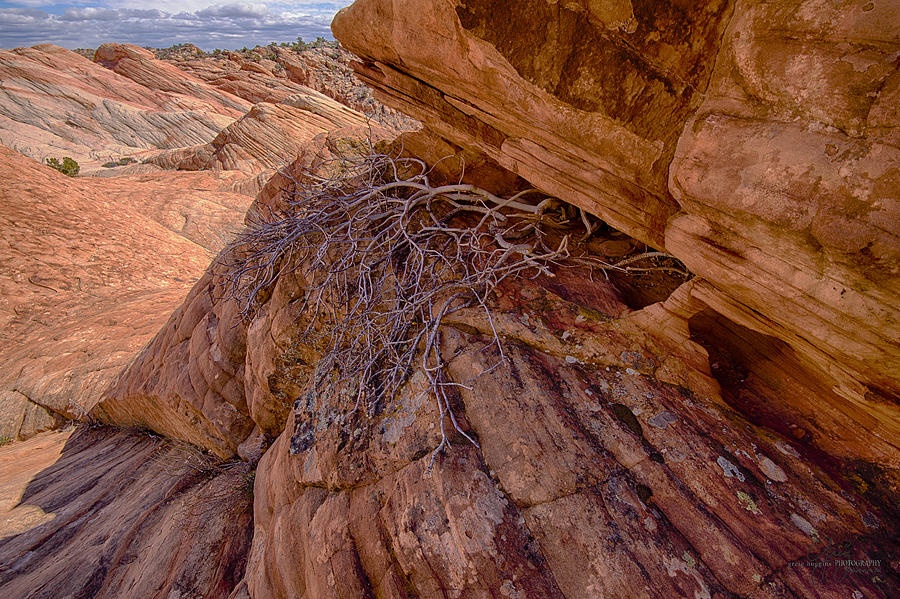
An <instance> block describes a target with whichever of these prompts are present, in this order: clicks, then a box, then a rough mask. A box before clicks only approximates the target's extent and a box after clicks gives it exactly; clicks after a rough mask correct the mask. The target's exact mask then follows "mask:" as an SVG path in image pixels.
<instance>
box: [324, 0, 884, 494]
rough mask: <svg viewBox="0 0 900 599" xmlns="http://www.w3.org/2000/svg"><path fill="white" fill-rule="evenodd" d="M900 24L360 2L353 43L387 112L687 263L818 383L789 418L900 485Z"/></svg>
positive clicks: (790, 7)
mask: <svg viewBox="0 0 900 599" xmlns="http://www.w3.org/2000/svg"><path fill="white" fill-rule="evenodd" d="M897 17H898V14H897V9H896V6H895V5H894V4H892V3H866V2H862V1H858V2H854V1H847V2H842V3H839V4H837V5H834V4H829V3H823V2H820V1H818V0H807V1H804V2H800V3H779V2H776V3H771V2H755V1H749V0H748V1H740V2H733V3H728V2H708V3H701V4H696V5H691V6H690V7H688V6H682V5H680V4H674V3H663V4H659V3H643V4H638V3H632V2H628V1H624V2H613V3H608V4H604V5H602V6H600V5H597V4H596V3H584V2H581V3H578V2H569V3H558V2H549V1H548V2H537V3H535V2H520V1H515V0H510V1H507V2H481V1H478V0H466V1H462V0H460V1H449V0H448V1H442V2H430V3H426V2H421V3H419V2H417V3H412V4H411V5H404V6H403V7H400V6H399V5H396V4H395V3H391V2H384V1H381V0H360V1H359V2H356V3H355V4H354V5H353V6H352V7H349V8H347V9H345V10H343V11H342V12H341V13H339V14H338V15H337V17H336V19H335V22H334V31H335V34H336V36H337V37H338V38H339V39H340V40H341V41H342V42H343V43H344V44H345V45H346V46H347V47H348V48H349V49H350V50H352V51H353V52H355V53H356V54H358V55H359V56H361V57H362V60H361V62H360V63H358V64H357V65H355V66H356V68H357V71H358V73H359V75H360V77H361V78H362V79H363V80H364V81H365V82H367V83H369V84H370V85H372V86H373V87H374V88H375V90H376V96H377V97H379V98H380V99H382V100H383V101H384V102H386V103H387V104H389V105H392V106H395V107H397V108H400V109H401V110H403V111H405V112H407V113H408V114H411V115H412V116H414V117H416V118H417V119H419V120H421V121H422V122H423V123H424V124H425V125H426V126H427V127H428V128H429V129H431V130H432V131H433V132H435V133H436V134H438V135H441V136H443V137H445V138H447V139H448V140H450V141H452V142H454V143H457V144H459V145H461V146H463V147H466V148H468V149H470V150H476V151H481V152H483V153H485V154H487V155H488V156H490V157H492V158H494V159H495V160H496V161H497V162H499V163H500V164H501V165H502V166H504V167H506V168H508V169H509V170H511V171H513V172H515V173H517V174H519V175H520V176H522V177H524V178H525V179H527V180H528V181H529V182H531V183H532V184H534V185H535V186H537V187H539V188H540V189H542V190H544V191H546V192H548V193H551V194H554V195H556V196H558V197H559V198H561V199H563V200H565V201H567V202H570V203H572V204H575V205H577V206H580V207H582V208H584V209H585V210H587V211H588V212H590V213H592V214H595V215H597V216H599V217H600V218H602V219H603V220H604V221H606V222H608V223H609V224H610V225H612V226H614V227H616V228H617V229H619V230H621V231H624V232H626V233H628V234H629V235H631V236H633V237H635V238H637V239H639V240H642V241H645V242H647V243H649V244H650V245H652V246H654V247H656V248H659V249H666V250H667V251H669V252H671V253H673V254H674V255H676V256H677V257H679V258H681V259H682V260H683V261H684V262H685V264H687V265H688V266H689V267H690V268H691V270H692V271H693V272H694V273H696V274H697V275H699V276H701V277H702V278H703V279H704V281H703V282H702V283H700V284H698V285H696V286H695V288H694V291H693V292H692V293H693V295H694V297H695V298H696V299H697V300H699V302H700V303H699V304H698V305H705V306H708V307H709V308H711V309H712V310H713V311H715V312H718V313H720V314H722V315H724V316H725V317H726V321H731V322H732V323H735V324H736V325H737V326H736V327H735V329H734V330H735V331H740V330H749V331H751V332H752V333H751V334H752V335H756V336H757V337H759V338H774V339H775V340H778V341H780V342H783V345H782V346H781V349H780V350H779V351H781V352H782V353H784V354H785V355H786V356H789V359H790V360H791V363H792V364H795V363H796V364H798V366H797V369H799V370H804V371H805V370H807V369H809V370H811V371H812V373H813V374H812V375H811V377H812V378H813V379H818V380H819V381H821V387H822V388H823V395H822V397H821V398H820V400H819V404H818V405H816V406H812V405H809V404H806V403H805V401H800V400H797V404H796V405H790V404H791V402H792V401H793V398H791V397H785V398H782V399H781V400H780V403H782V404H783V405H784V408H783V410H784V411H783V415H784V416H785V417H787V416H788V414H790V415H791V416H790V417H792V418H796V417H798V416H799V417H800V418H801V419H803V420H804V421H805V422H806V425H805V426H807V427H808V429H807V430H810V429H811V430H810V432H811V433H812V436H814V437H815V443H816V444H820V446H822V447H823V448H824V447H825V446H829V451H834V450H836V447H835V446H836V445H841V444H843V443H850V445H849V446H846V445H845V446H844V448H845V449H844V450H843V453H845V454H846V455H857V456H865V459H870V460H873V461H874V462H876V463H878V464H880V465H881V466H883V467H886V468H888V469H889V470H890V471H891V472H893V473H894V474H893V476H894V477H895V478H896V476H897V474H896V473H897V472H898V470H897V468H898V467H900V453H898V443H897V439H900V429H898V428H897V426H898V423H900V403H898V401H897V396H898V393H900V378H898V375H897V373H898V372H900V362H898V361H900V346H898V342H897V340H898V339H900V329H898V322H900V299H898V297H900V287H898V285H897V281H898V278H897V276H896V275H897V272H898V271H897V264H898V260H897V258H898V256H900V253H898V252H900V242H898V234H897V222H900V213H898V204H897V201H896V195H897V189H898V183H900V180H898V176H900V154H898V153H897V147H896V131H897V127H898V121H897V118H896V116H897V115H896V111H892V110H891V109H889V108H888V106H891V105H893V104H896V102H895V101H894V100H895V95H896V89H895V88H896V86H895V85H893V82H894V79H896V77H897V72H898V65H897V61H896V56H897V52H898V50H900V42H898V39H897V36H896V31H895V28H894V29H892V28H891V27H890V26H889V25H887V23H892V22H895V21H896V18H897ZM373 22H378V23H382V24H383V26H379V27H372V26H371V23H373ZM863 40H865V41H863ZM732 336H740V333H734V334H733V335H732ZM737 349H738V350H739V351H744V350H743V349H742V348H741V347H740V345H738V346H737ZM751 353H752V352H751ZM742 359H743V360H753V358H752V357H751V356H745V357H744V358H742ZM848 426H849V427H850V428H851V429H852V430H855V431H858V432H865V434H864V435H863V436H862V437H861V438H858V439H856V440H852V439H850V438H848V437H852V436H853V435H845V434H843V433H842V431H846V427H848ZM836 437H840V438H841V442H839V443H835V442H833V440H834V439H835V438H836Z"/></svg>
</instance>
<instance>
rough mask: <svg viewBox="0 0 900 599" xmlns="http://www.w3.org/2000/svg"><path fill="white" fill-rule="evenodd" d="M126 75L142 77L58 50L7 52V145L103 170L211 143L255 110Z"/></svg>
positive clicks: (0, 131) (1, 60) (1, 132)
mask: <svg viewBox="0 0 900 599" xmlns="http://www.w3.org/2000/svg"><path fill="white" fill-rule="evenodd" d="M137 50H139V49H137V48H135V50H134V51H137ZM143 58H146V57H143ZM139 64H140V65H141V68H144V69H146V68H147V64H146V62H143V63H139ZM166 66H169V65H166ZM120 70H122V71H123V72H124V73H126V74H128V75H131V76H132V77H135V78H134V79H132V78H129V77H126V76H123V75H120V74H118V73H116V72H113V71H111V70H109V69H107V68H104V67H103V66H101V65H100V64H97V63H95V62H92V61H90V60H88V59H86V58H85V57H83V56H80V55H79V54H76V53H75V52H71V51H69V50H65V49H63V48H60V47H59V46H53V45H50V44H44V45H40V46H35V47H33V48H17V49H15V50H3V51H0V80H2V82H3V83H2V86H0V94H2V96H0V143H2V144H3V145H5V146H7V147H9V148H13V149H15V150H17V151H19V152H21V153H23V154H25V155H26V156H29V157H31V158H34V159H36V160H39V161H40V160H42V159H44V158H47V157H57V158H61V157H62V156H63V155H65V156H71V157H72V158H74V159H75V160H76V161H78V162H79V163H82V164H90V163H94V164H96V165H97V166H99V164H101V163H104V162H107V161H109V160H117V159H118V158H120V157H121V156H127V155H131V154H134V153H137V152H140V151H146V150H154V149H163V148H176V147H181V146H188V145H195V144H200V143H205V142H208V141H210V140H211V139H213V138H214V137H215V136H216V135H217V134H218V133H219V131H220V130H221V129H222V128H223V127H225V126H227V125H228V124H229V123H231V122H232V121H233V120H234V119H236V118H237V117H239V116H240V115H241V114H243V113H244V112H245V111H246V110H248V109H249V108H250V104H249V103H247V102H244V101H243V100H241V99H240V98H237V97H231V98H228V97H227V96H226V95H225V94H221V93H218V92H216V90H214V89H212V88H209V91H210V92H216V93H215V94H213V93H207V94H202V95H200V96H199V97H195V96H192V95H185V94H184V93H183V92H184V91H186V90H184V89H181V87H185V86H175V87H173V86H172V85H171V84H170V85H161V86H158V87H153V86H152V84H153V83H154V82H156V83H159V79H162V80H164V81H167V82H169V81H171V79H172V78H171V77H170V78H169V79H166V78H165V77H162V76H160V77H159V78H158V79H151V78H150V77H143V78H139V77H136V75H135V74H134V70H130V71H126V70H123V69H120ZM175 73H176V74H177V77H176V78H175V79H176V80H179V79H180V80H184V79H186V78H187V77H188V76H187V75H185V74H183V73H181V72H180V71H178V70H177V69H175ZM197 83H198V84H199V86H203V85H204V84H203V83H202V82H200V81H197ZM148 84H149V86H148ZM199 86H198V87H199ZM207 87H208V86H207Z"/></svg>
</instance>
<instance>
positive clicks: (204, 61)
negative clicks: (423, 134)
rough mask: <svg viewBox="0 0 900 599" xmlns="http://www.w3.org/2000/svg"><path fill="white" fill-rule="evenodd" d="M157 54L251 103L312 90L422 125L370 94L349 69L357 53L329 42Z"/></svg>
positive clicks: (402, 126) (374, 114)
mask: <svg viewBox="0 0 900 599" xmlns="http://www.w3.org/2000/svg"><path fill="white" fill-rule="evenodd" d="M157 56H158V57H159V58H161V59H163V60H166V61H169V62H171V63H172V64H174V65H175V66H177V67H178V68H179V69H181V70H183V71H185V72H188V73H190V74H192V75H195V76H197V77H199V78H200V79H202V80H203V81H206V82H207V83H209V84H210V85H212V86H214V87H216V88H217V89H220V90H222V91H225V92H228V93H230V94H234V95H236V96H240V97H241V98H244V99H245V100H248V101H251V102H261V101H267V102H279V101H281V100H282V99H283V98H285V97H287V96H289V95H292V94H295V93H297V92H298V91H307V90H309V89H312V90H315V91H317V92H320V93H323V94H325V95H326V96H328V97H330V98H332V99H334V100H336V101H338V102H340V103H341V104H344V105H345V106H349V107H350V108H352V109H354V110H356V111H357V112H361V113H363V114H365V115H366V116H367V117H369V118H370V119H372V120H374V121H375V122H377V123H379V124H380V125H382V126H385V127H388V128H392V129H397V130H408V129H409V130H413V129H417V128H418V123H417V122H416V121H414V120H413V119H411V118H409V117H407V116H405V115H403V114H402V113H400V112H398V111H396V110H394V109H392V108H388V107H387V106H385V105H384V104H382V103H380V102H378V101H376V100H375V99H374V98H373V97H372V90H371V89H369V88H368V87H367V86H365V85H363V84H362V82H360V80H359V79H358V78H357V77H356V75H355V74H354V72H353V69H351V68H350V66H349V64H350V61H351V60H352V59H353V55H352V54H350V53H349V52H347V51H346V50H344V49H343V48H340V47H338V46H337V44H334V43H333V42H332V44H326V45H323V46H321V47H313V48H308V49H305V50H300V51H297V50H294V49H292V48H285V47H281V46H265V47H257V48H254V49H252V50H248V51H246V52H224V53H220V54H204V53H202V52H199V53H198V52H194V51H191V49H190V48H179V49H178V50H177V51H174V52H169V51H167V50H162V51H157Z"/></svg>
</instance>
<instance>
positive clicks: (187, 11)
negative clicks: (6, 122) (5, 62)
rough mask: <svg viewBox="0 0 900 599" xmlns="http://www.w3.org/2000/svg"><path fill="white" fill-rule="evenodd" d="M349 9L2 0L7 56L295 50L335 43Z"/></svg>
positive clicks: (306, 0)
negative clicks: (108, 45)
mask: <svg viewBox="0 0 900 599" xmlns="http://www.w3.org/2000/svg"><path fill="white" fill-rule="evenodd" d="M349 4H352V0H344V1H340V0H338V1H334V2H317V1H314V0H299V1H296V2H235V1H232V0H150V1H147V2H133V1H128V0H71V1H70V2H64V3H52V2H49V1H47V0H11V1H5V0H0V48H16V47H19V46H33V45H35V44H40V43H45V42H52V43H54V44H58V45H60V46H64V47H66V48H71V49H74V48H96V47H97V46H98V45H100V44H102V43H104V42H128V43H132V44H137V45H139V46H154V47H159V48H164V47H167V46H171V45H172V44H178V43H182V42H191V43H193V44H196V45H197V46H199V47H201V48H203V49H204V50H212V49H213V48H223V49H235V48H241V47H243V46H248V47H252V46H255V45H256V44H262V45H265V44H267V43H269V42H292V41H295V40H296V39H297V36H301V37H303V39H304V40H307V41H311V40H314V39H315V38H316V37H318V36H322V37H325V38H328V39H332V36H331V30H330V28H329V24H330V23H331V18H332V17H333V16H334V13H336V12H337V11H338V10H340V9H341V8H343V7H344V6H347V5H349Z"/></svg>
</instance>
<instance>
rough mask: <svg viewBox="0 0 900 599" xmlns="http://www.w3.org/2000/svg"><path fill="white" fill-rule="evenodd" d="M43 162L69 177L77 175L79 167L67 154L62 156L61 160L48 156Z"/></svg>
mask: <svg viewBox="0 0 900 599" xmlns="http://www.w3.org/2000/svg"><path fill="white" fill-rule="evenodd" d="M45 164H46V165H47V166H49V167H51V168H55V169H56V170H58V171H59V172H61V173H62V174H64V175H66V176H69V177H77V176H78V171H79V168H80V167H79V166H78V163H77V162H75V161H74V160H73V159H71V158H69V157H68V156H66V157H65V158H63V159H62V162H60V161H59V159H58V158H48V159H47V161H46V163H45Z"/></svg>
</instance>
